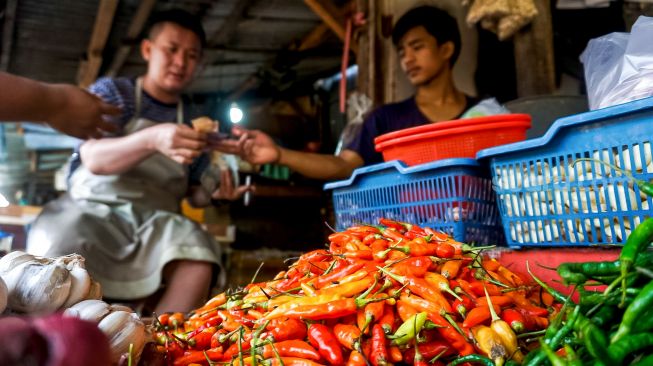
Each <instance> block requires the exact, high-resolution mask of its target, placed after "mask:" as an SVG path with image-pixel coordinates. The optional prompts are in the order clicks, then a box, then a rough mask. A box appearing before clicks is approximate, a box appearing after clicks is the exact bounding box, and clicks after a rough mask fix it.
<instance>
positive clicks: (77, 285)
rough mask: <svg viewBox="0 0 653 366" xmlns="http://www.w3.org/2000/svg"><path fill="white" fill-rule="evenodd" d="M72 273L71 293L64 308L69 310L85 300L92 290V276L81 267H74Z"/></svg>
mask: <svg viewBox="0 0 653 366" xmlns="http://www.w3.org/2000/svg"><path fill="white" fill-rule="evenodd" d="M69 271H70V292H69V294H68V298H67V299H66V302H64V304H63V306H62V308H63V309H65V308H68V307H70V306H73V305H75V304H77V303H78V302H80V301H82V300H85V299H86V298H87V297H88V293H89V291H90V290H91V276H90V275H89V274H88V272H87V271H86V269H84V268H82V267H80V266H73V267H72V269H70V270H69Z"/></svg>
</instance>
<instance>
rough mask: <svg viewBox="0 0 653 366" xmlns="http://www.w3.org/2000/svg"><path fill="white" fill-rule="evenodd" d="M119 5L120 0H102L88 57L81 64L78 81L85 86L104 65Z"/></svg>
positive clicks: (89, 83)
mask: <svg viewBox="0 0 653 366" xmlns="http://www.w3.org/2000/svg"><path fill="white" fill-rule="evenodd" d="M117 7H118V0H102V1H100V6H98V10H97V16H96V17H95V25H94V26H93V34H92V35H91V41H90V42H89V45H88V50H87V52H86V53H87V57H88V59H87V60H85V61H82V62H81V63H80V65H79V72H78V77H77V83H78V84H79V86H81V87H83V88H85V87H87V86H89V85H91V84H92V83H93V82H94V81H95V79H96V78H97V75H98V72H99V71H100V67H101V66H102V51H103V50H104V45H105V44H106V42H107V38H108V37H109V32H111V25H112V24H113V16H114V15H115V13H116V8H117Z"/></svg>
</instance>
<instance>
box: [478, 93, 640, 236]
mask: <svg viewBox="0 0 653 366" xmlns="http://www.w3.org/2000/svg"><path fill="white" fill-rule="evenodd" d="M651 139H653V98H647V99H643V100H639V101H635V102H630V103H626V104H621V105H618V106H614V107H609V108H605V109H600V110H596V111H592V112H587V113H581V114H577V115H573V116H569V117H565V118H561V119H559V120H557V121H556V122H555V123H554V124H553V125H552V126H551V128H550V129H549V130H548V131H547V133H546V134H545V135H544V136H542V137H540V138H537V139H533V140H527V141H524V142H519V143H514V144H510V145H504V146H499V147H493V148H489V149H485V150H482V151H479V152H478V154H477V159H479V160H481V161H483V160H484V159H488V160H489V164H490V169H491V172H492V179H493V183H494V189H495V191H496V193H497V197H498V200H497V202H498V204H499V211H500V212H501V220H502V222H503V227H504V231H505V235H506V240H507V242H508V245H509V246H512V247H521V246H525V247H535V246H538V247H540V246H572V245H573V246H588V245H613V244H623V243H624V242H625V240H626V238H627V237H628V235H629V233H630V232H631V230H632V229H633V228H634V227H635V226H636V225H637V224H638V223H639V222H641V221H642V220H643V219H645V218H646V217H649V216H650V215H651V210H650V208H651V207H652V206H651V198H650V197H647V196H646V195H644V194H643V193H641V192H640V191H639V189H638V187H637V186H636V185H634V184H633V183H632V182H631V181H629V180H628V178H627V177H626V176H624V175H623V174H621V173H619V172H618V171H617V170H616V169H613V168H611V167H608V166H606V165H604V164H601V163H597V162H587V161H581V162H576V159H578V158H597V159H600V160H603V161H606V162H608V163H610V164H612V165H614V166H617V167H619V168H625V169H628V170H632V172H633V176H634V177H636V178H639V179H643V180H646V181H648V180H650V179H651V178H653V162H652V161H651V143H650V142H651ZM574 162H576V164H574Z"/></svg>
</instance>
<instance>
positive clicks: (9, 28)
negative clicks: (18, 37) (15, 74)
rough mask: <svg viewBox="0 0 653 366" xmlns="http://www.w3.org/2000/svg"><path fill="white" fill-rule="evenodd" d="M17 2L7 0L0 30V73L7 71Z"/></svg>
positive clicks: (15, 0) (16, 0)
mask: <svg viewBox="0 0 653 366" xmlns="http://www.w3.org/2000/svg"><path fill="white" fill-rule="evenodd" d="M17 5H18V0H7V7H6V8H5V16H4V18H5V21H4V25H3V29H2V51H1V52H2V54H0V71H7V69H9V61H11V47H12V45H13V39H14V23H15V21H16V7H17Z"/></svg>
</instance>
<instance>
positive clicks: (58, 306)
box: [0, 251, 102, 315]
mask: <svg viewBox="0 0 653 366" xmlns="http://www.w3.org/2000/svg"><path fill="white" fill-rule="evenodd" d="M0 278H2V279H3V280H4V282H5V283H6V285H7V290H8V291H7V294H8V299H7V308H8V309H9V310H11V311H13V312H17V313H25V314H38V315H41V314H50V313H54V312H55V311H57V310H63V309H66V308H68V307H70V306H72V305H74V304H76V303H78V302H80V301H82V300H86V299H99V298H101V297H102V290H101V288H100V284H99V283H98V282H96V281H94V280H93V279H92V278H91V276H90V275H89V274H88V272H87V271H86V268H85V266H84V258H83V257H82V256H80V255H77V254H71V255H67V256H63V257H58V258H53V259H50V258H43V257H35V256H33V255H31V254H28V253H25V252H20V251H14V252H11V253H9V254H7V255H5V256H4V257H2V258H0Z"/></svg>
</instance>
